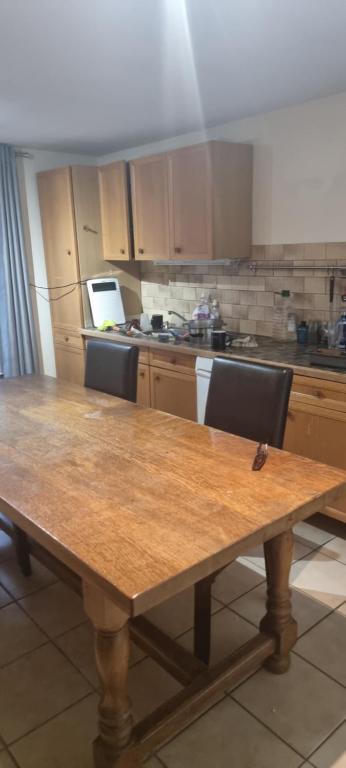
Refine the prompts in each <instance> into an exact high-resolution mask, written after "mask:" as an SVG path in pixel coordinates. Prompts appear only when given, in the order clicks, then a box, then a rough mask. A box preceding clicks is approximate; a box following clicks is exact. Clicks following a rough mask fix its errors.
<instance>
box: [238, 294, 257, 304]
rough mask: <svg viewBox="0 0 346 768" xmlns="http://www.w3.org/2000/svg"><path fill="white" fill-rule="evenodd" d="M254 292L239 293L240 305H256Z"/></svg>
mask: <svg viewBox="0 0 346 768" xmlns="http://www.w3.org/2000/svg"><path fill="white" fill-rule="evenodd" d="M256 296H257V294H256V291H241V294H240V303H241V304H246V305H247V306H251V305H252V304H256V303H257V302H256Z"/></svg>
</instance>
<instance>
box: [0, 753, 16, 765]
mask: <svg viewBox="0 0 346 768" xmlns="http://www.w3.org/2000/svg"><path fill="white" fill-rule="evenodd" d="M0 768H16V766H15V763H14V762H13V760H12V757H10V755H9V754H8V752H0Z"/></svg>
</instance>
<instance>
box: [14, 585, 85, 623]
mask: <svg viewBox="0 0 346 768" xmlns="http://www.w3.org/2000/svg"><path fill="white" fill-rule="evenodd" d="M20 605H21V606H23V608H24V609H25V611H26V612H27V613H28V614H29V616H31V617H32V618H33V619H34V621H36V622H37V624H38V625H39V627H41V628H42V629H43V630H44V631H45V632H47V634H48V635H49V636H50V637H57V635H62V634H63V632H67V631H68V630H69V629H72V627H76V626H77V625H78V624H81V623H82V622H84V621H85V618H86V616H85V613H84V610H83V603H82V600H81V598H80V597H79V596H78V595H76V594H75V593H74V592H72V590H71V589H69V587H67V586H66V584H63V583H62V582H61V581H58V582H56V584H51V585H50V586H49V587H46V589H41V590H40V591H39V592H35V594H33V595H28V597H24V598H23V600H21V601H20Z"/></svg>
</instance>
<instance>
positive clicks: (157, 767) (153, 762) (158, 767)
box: [0, 757, 162, 768]
mask: <svg viewBox="0 0 346 768" xmlns="http://www.w3.org/2000/svg"><path fill="white" fill-rule="evenodd" d="M144 765H145V768H162V763H160V762H159V760H157V758H156V757H150V758H149V760H147V761H146V763H144ZM0 768H1V766H0Z"/></svg>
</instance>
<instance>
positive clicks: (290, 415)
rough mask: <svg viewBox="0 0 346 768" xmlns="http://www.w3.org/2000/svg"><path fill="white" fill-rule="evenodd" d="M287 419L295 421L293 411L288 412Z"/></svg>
mask: <svg viewBox="0 0 346 768" xmlns="http://www.w3.org/2000/svg"><path fill="white" fill-rule="evenodd" d="M287 418H288V419H290V421H294V415H293V413H292V411H288V412H287Z"/></svg>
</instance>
